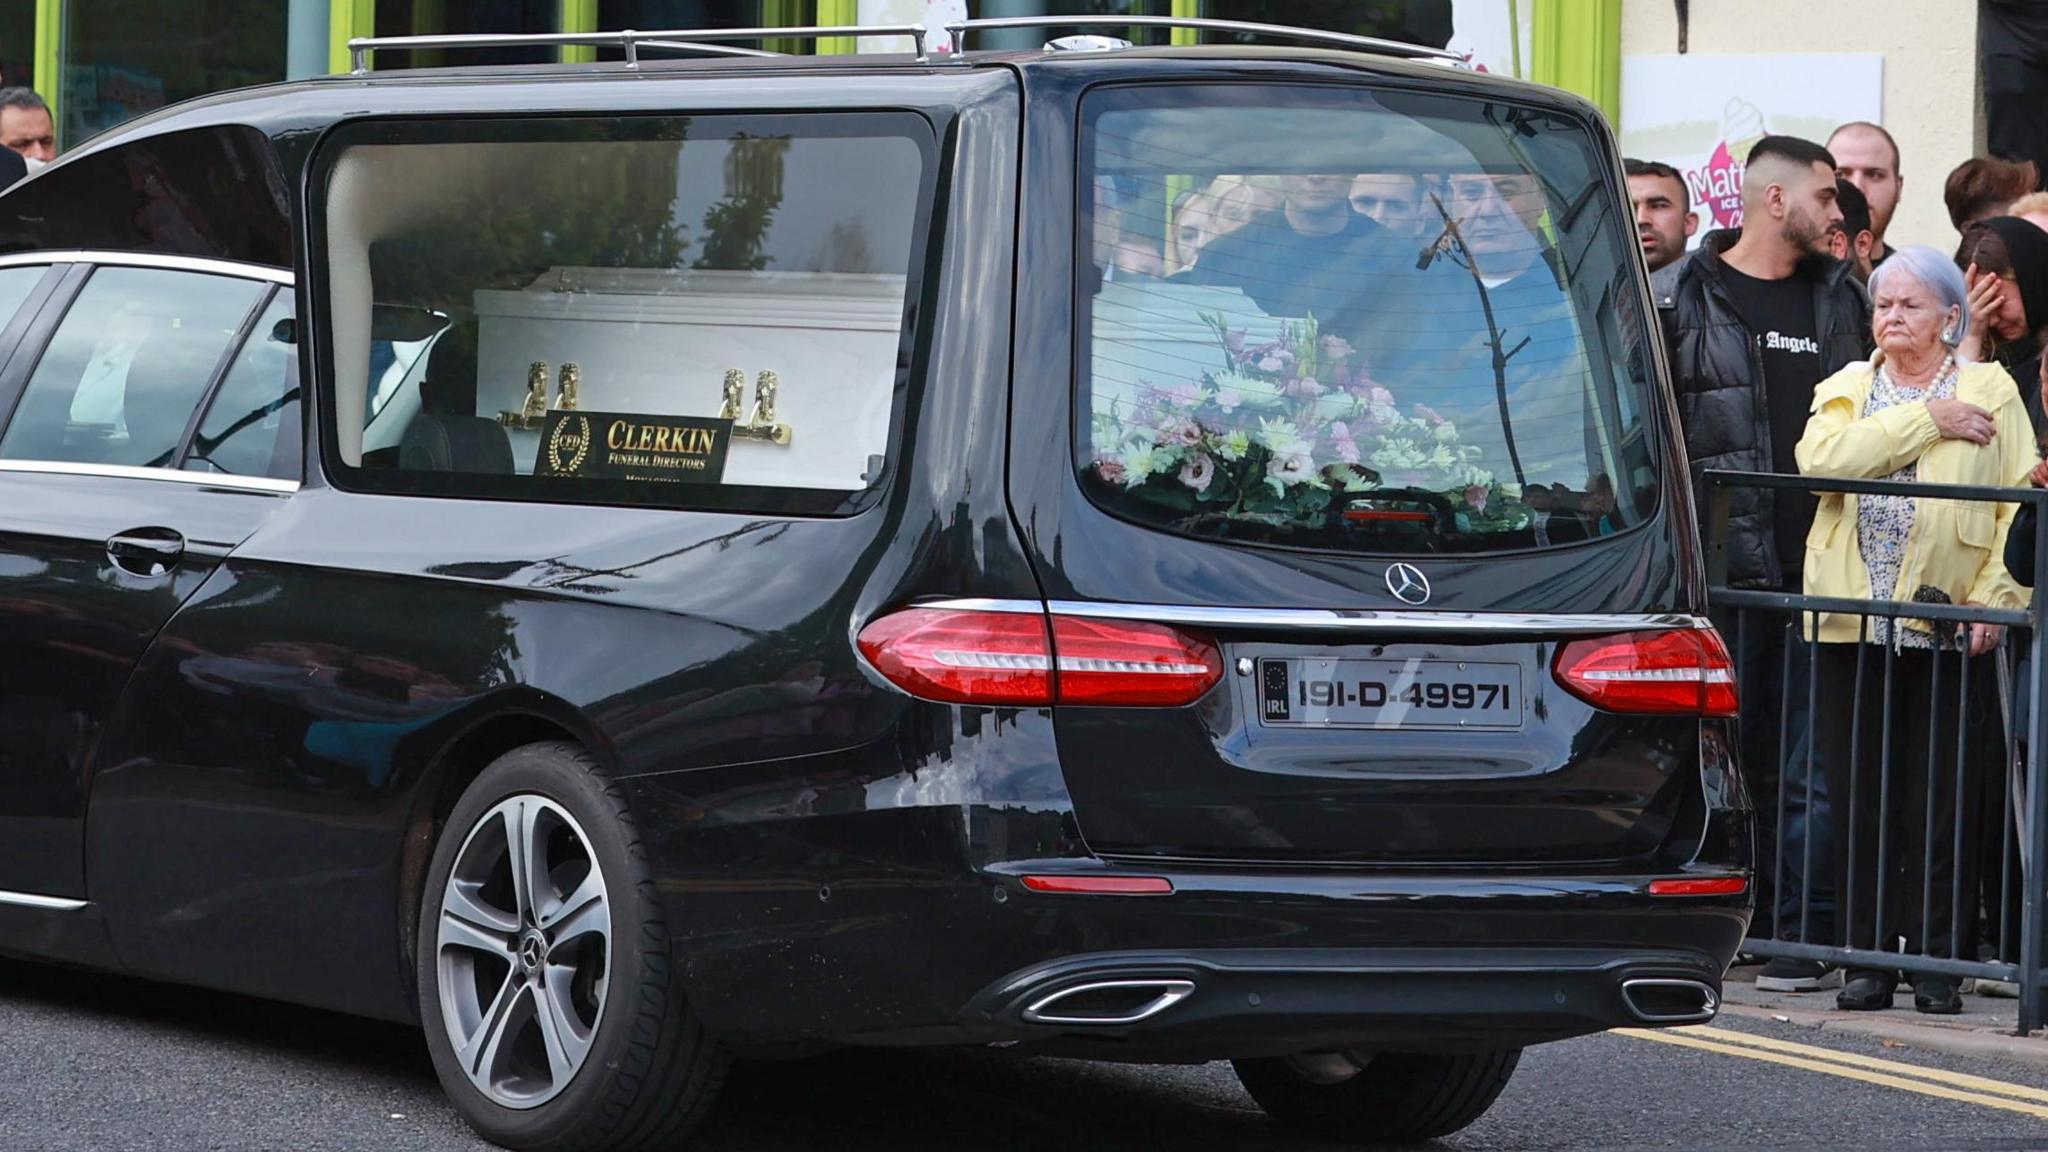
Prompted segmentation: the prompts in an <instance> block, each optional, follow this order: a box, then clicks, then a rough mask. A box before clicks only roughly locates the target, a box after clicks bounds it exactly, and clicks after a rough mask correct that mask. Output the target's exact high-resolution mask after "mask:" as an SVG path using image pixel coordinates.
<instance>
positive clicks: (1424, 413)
mask: <svg viewBox="0 0 2048 1152" xmlns="http://www.w3.org/2000/svg"><path fill="white" fill-rule="evenodd" d="M1415 414H1416V415H1417V416H1420V417H1422V418H1423V419H1425V420H1427V421H1429V422H1430V423H1431V424H1441V423H1443V422H1444V418H1443V417H1442V416H1441V415H1439V414H1438V413H1437V410H1436V409H1434V408H1431V407H1430V406H1429V405H1427V404H1417V405H1416V406H1415Z"/></svg>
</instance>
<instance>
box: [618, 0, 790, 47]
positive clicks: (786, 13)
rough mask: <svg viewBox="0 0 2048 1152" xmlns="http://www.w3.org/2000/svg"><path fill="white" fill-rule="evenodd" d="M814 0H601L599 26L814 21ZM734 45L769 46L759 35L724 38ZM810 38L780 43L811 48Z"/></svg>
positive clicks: (669, 26)
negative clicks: (759, 38)
mask: <svg viewBox="0 0 2048 1152" xmlns="http://www.w3.org/2000/svg"><path fill="white" fill-rule="evenodd" d="M812 12H813V5H812V4H811V3H810V0H801V2H797V3H792V2H791V0H598V4H597V26H598V27H599V28H601V29H603V30H605V31H607V32H616V31H618V30H619V29H621V28H658V29H675V28H762V27H767V26H770V25H783V26H789V25H796V24H809V23H811V22H812V20H813V15H812ZM720 43H722V44H727V45H730V46H731V47H734V48H763V47H771V46H769V45H764V44H762V43H761V41H759V40H723V41H720ZM808 45H809V41H804V42H802V43H797V42H780V43H777V44H775V45H773V46H772V48H773V49H774V50H777V51H797V52H808V51H810V48H809V47H808ZM648 55H649V57H650V58H653V59H670V58H673V59H678V60H687V59H689V58H690V56H689V54H688V53H681V52H661V51H658V50H657V51H655V52H650V53H649V54H648ZM597 58H598V59H600V60H623V59H625V54H624V53H623V52H620V51H618V50H616V49H611V48H605V49H601V50H599V51H598V53H597Z"/></svg>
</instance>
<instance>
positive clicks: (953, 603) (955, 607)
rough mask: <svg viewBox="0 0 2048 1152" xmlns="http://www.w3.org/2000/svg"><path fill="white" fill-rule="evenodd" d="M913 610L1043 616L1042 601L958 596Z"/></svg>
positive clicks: (917, 604)
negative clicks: (1037, 614) (929, 609)
mask: <svg viewBox="0 0 2048 1152" xmlns="http://www.w3.org/2000/svg"><path fill="white" fill-rule="evenodd" d="M911 607H912V608H939V609H943V610H945V611H949V612H1015V613H1019V614H1022V615H1030V614H1032V613H1039V614H1043V613H1044V612H1045V602H1044V601H1042V600H990V599H986V598H981V597H974V596H957V597H954V598H953V599H950V600H924V601H920V602H918V603H916V604H912V605H911Z"/></svg>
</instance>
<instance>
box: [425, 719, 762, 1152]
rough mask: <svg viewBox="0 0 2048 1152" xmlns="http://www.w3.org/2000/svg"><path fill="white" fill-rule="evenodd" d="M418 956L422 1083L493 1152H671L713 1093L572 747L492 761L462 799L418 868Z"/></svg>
mask: <svg viewBox="0 0 2048 1152" xmlns="http://www.w3.org/2000/svg"><path fill="white" fill-rule="evenodd" d="M522 841H523V843H524V845H525V846H530V847H531V848H532V849H533V850H532V851H524V852H522V846H521V842H522ZM522 858H524V859H527V860H530V861H531V865H530V867H529V868H528V869H527V870H526V872H525V876H526V883H525V889H526V894H522V892H521V890H520V887H519V885H520V880H519V879H518V875H519V872H518V865H517V861H519V860H521V859H522ZM418 941H419V943H418V948H417V963H416V964H415V968H416V971H417V979H418V987H419V1003H420V1016H421V1022H422V1024H423V1025H424V1027H425V1031H426V1038H427V1047H428V1050H429V1052H430V1053H431V1055H432V1057H433V1062H434V1069H435V1071H436V1072H437V1073H438V1074H439V1076H440V1079H441V1084H442V1086H443V1088H444V1089H445V1090H446V1091H447V1093H448V1096H449V1099H450V1100H451V1101H452V1102H453V1103H454V1104H455V1107H456V1109H457V1111H459V1112H460V1113H461V1114H462V1117H463V1119H464V1120H466V1121H468V1123H469V1125H470V1127H471V1128H473V1129H475V1130H476V1132H477V1134H478V1135H480V1136H482V1137H483V1138H484V1139H486V1140H489V1141H491V1142H492V1143H495V1144H499V1145H502V1146H504V1147H507V1148H514V1149H523V1150H535V1152H626V1150H630V1149H642V1148H658V1147H670V1146H673V1145H674V1143H675V1142H676V1141H678V1140H680V1139H681V1138H682V1137H683V1136H684V1135H685V1134H686V1133H687V1132H688V1131H689V1130H690V1129H691V1128H692V1127H693V1126H695V1125H696V1124H697V1123H698V1122H699V1121H701V1120H702V1119H703V1117H704V1114H705V1113H706V1111H707V1110H708V1109H709V1107H710V1104H711V1101H712V1099H713V1097H715V1096H716V1095H717V1093H718V1089H719V1087H720V1086H721V1085H722V1084H723V1082H724V1079H725V1073H726V1069H727V1067H728V1058H727V1055H726V1053H725V1052H724V1051H723V1050H722V1049H721V1048H720V1046H719V1045H718V1044H717V1042H716V1041H715V1040H713V1039H712V1038H711V1037H710V1036H708V1035H707V1034H706V1033H705V1031H704V1028H703V1026H702V1025H701V1024H700V1023H699V1022H698V1020H697V1019H696V1018H695V1016H694V1015H693V1014H692V1013H691V1011H690V1008H689V1004H688V1002H687V1000H686V998H685V996H684V994H683V989H682V987H681V982H680V977H679V973H678V972H677V970H676V967H675V965H674V963H673V959H672V956H671V953H670V937H669V931H668V926H667V924H666V923H665V921H664V919H663V916H662V908H661V903H660V900H659V897H658V896H657V894H656V891H655V886H654V882H653V879H652V877H651V875H650V873H649V870H648V867H647V861H646V856H645V853H644V851H643V850H642V847H641V842H640V834H639V831H638V829H637V828H636V826H635V824H634V821H633V814H632V812H631V810H630V809H629V807H628V805H627V803H626V798H625V793H624V790H623V789H622V788H621V786H620V785H619V784H618V783H617V782H616V781H613V780H611V779H609V778H608V777H607V776H606V775H605V773H604V772H603V770H602V768H601V767H600V766H599V765H598V763H597V762H596V760H595V759H593V758H592V757H591V756H590V755H589V754H588V753H586V752H585V751H583V750H582V749H581V748H578V747H576V746H575V745H573V744H567V743H546V744H534V745H529V746H527V747H523V748H518V749H515V750H513V751H511V752H507V753H506V754H505V755H503V756H500V757H499V758H498V759H497V760H495V761H493V762H492V763H491V765H490V766H489V767H487V768H485V769H484V771H483V773H482V774H481V775H480V776H478V777H477V779H476V781H475V782H474V783H472V784H471V785H470V786H469V788H468V789H467V790H466V791H465V792H464V793H463V795H462V798H461V799H460V800H459V801H457V803H456V805H455V808H454V810H453V811H452V812H451V813H450V814H449V817H448V820H447V822H446V823H445V824H444V825H443V827H442V829H441V831H440V836H439V840H438V842H437V844H436V846H435V849H434V856H433V860H432V863H431V865H430V866H429V868H428V874H427V885H426V888H425V890H424V893H423V897H422V899H421V901H420V920H419V935H418ZM501 950H502V951H501ZM501 974H502V975H501ZM451 1021H453V1024H452V1025H451Z"/></svg>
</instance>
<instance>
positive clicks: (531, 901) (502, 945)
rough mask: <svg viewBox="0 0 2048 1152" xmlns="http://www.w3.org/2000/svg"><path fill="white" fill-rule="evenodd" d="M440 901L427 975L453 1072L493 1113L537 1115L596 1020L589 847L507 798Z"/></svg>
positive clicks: (605, 925)
mask: <svg viewBox="0 0 2048 1152" xmlns="http://www.w3.org/2000/svg"><path fill="white" fill-rule="evenodd" d="M440 899H441V914H440V917H439V919H438V924H439V928H438V930H437V932H436V937H437V938H436V940H435V942H434V951H435V968H436V975H437V977H438V979H439V986H440V991H441V1016H442V1021H443V1023H444V1024H445V1025H446V1026H447V1030H448V1041H449V1043H450V1044H451V1045H452V1046H453V1047H454V1051H455V1058H456V1060H457V1061H459V1062H460V1063H461V1065H462V1070H463V1072H464V1073H465V1074H466V1075H467V1076H468V1077H469V1080H470V1083H471V1084H473V1085H475V1087H476V1089H477V1091H479V1092H481V1093H483V1094H484V1095H485V1096H486V1097H488V1098H489V1099H490V1100H491V1101H492V1102H493V1103H496V1104H499V1105H501V1106H503V1107H506V1108H519V1109H525V1108H534V1107H538V1106H539V1105H541V1104H545V1103H546V1102H547V1101H549V1100H551V1099H553V1098H554V1097H555V1096H556V1095H557V1094H559V1093H560V1092H561V1091H562V1090H563V1089H564V1088H566V1087H568V1085H569V1082H570V1081H571V1080H572V1079H574V1078H575V1076H576V1073H577V1071H578V1070H580V1069H581V1068H582V1067H583V1062H584V1059H585V1058H586V1057H587V1056H588V1055H589V1053H590V1046H591V1042H592V1041H593V1040H594V1039H595V1038H596V1036H597V1027H598V1024H599V1022H600V1021H601V1020H602V1019H603V1016H604V1003H605V990H606V986H607V984H608V979H607V976H608V973H609V971H610V963H611V937H612V915H611V901H610V900H609V899H608V897H607V893H606V891H605V882H604V871H603V869H602V868H601V867H599V865H598V862H597V856H596V853H595V852H594V851H592V849H591V844H590V838H589V837H588V836H587V835H585V834H584V831H583V829H582V827H581V826H579V825H578V824H577V823H576V820H575V818H574V817H572V816H570V815H569V813H568V812H567V811H565V810H564V809H563V808H562V806H561V805H559V804H557V803H555V802H554V801H552V800H549V799H548V798H547V797H545V796H539V795H534V794H531V793H528V794H523V795H518V796H512V797H509V798H507V799H506V800H504V801H502V802H500V803H499V804H498V805H497V806H495V807H493V808H492V809H491V810H490V811H488V812H486V813H485V814H484V815H483V816H482V817H481V818H480V819H479V820H478V821H477V822H476V825H475V826H474V827H472V828H471V829H470V831H469V834H468V836H467V837H466V838H465V839H464V841H463V844H462V847H461V849H460V850H459V851H458V852H457V853H456V856H455V866H454V868H453V869H452V870H451V871H450V872H449V875H448V883H447V885H446V887H445V888H444V889H443V891H442V893H441V897H440Z"/></svg>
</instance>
